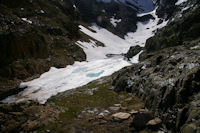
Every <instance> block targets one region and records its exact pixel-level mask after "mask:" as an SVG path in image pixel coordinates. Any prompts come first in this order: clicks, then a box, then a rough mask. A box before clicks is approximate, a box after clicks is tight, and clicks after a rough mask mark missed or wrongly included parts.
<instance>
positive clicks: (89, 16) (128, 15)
mask: <svg viewBox="0 0 200 133" xmlns="http://www.w3.org/2000/svg"><path fill="white" fill-rule="evenodd" d="M74 3H75V5H76V7H77V9H78V10H79V13H80V15H81V19H82V20H83V21H85V22H87V23H94V22H95V23H97V24H98V25H100V26H101V27H104V28H106V29H108V30H109V31H111V32H113V33H114V34H116V35H118V36H120V37H122V38H123V37H124V35H126V34H127V32H131V31H132V32H134V31H135V30H136V28H137V26H136V24H137V12H138V11H137V10H136V9H133V8H131V7H129V6H127V5H125V4H123V3H117V2H114V1H111V2H110V3H104V2H97V1H95V0H87V1H85V0H74ZM138 10H139V9H138ZM111 18H114V19H117V20H121V21H120V22H118V23H117V26H116V27H115V26H114V25H112V24H111V22H110V21H111V20H110V19H111Z"/></svg>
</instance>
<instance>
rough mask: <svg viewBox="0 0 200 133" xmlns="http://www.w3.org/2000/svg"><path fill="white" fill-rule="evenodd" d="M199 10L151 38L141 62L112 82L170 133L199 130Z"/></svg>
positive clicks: (126, 69)
mask: <svg viewBox="0 0 200 133" xmlns="http://www.w3.org/2000/svg"><path fill="white" fill-rule="evenodd" d="M197 18H199V9H196V10H195V11H194V12H191V13H189V14H188V15H185V16H184V17H183V18H182V19H181V20H177V21H174V22H172V24H170V25H169V26H167V27H165V28H164V29H161V30H160V32H158V33H157V34H156V35H155V36H154V37H152V38H150V39H149V40H148V41H147V43H146V46H145V52H143V53H142V54H141V55H140V60H141V62H140V63H138V64H134V65H133V66H131V67H127V68H125V69H123V70H121V72H119V74H118V76H116V78H115V79H114V80H113V85H114V86H115V89H114V90H115V91H116V92H120V91H127V92H130V93H133V94H134V95H136V96H138V97H140V98H141V99H142V100H143V101H144V102H145V105H146V106H147V107H148V108H149V109H150V110H151V111H152V112H154V114H155V116H157V117H159V118H161V119H162V120H163V123H164V124H165V125H166V127H167V129H168V130H171V131H173V132H179V131H180V132H181V133H186V132H194V133H197V132H199V131H200V126H199V124H198V123H199V122H200V117H199V116H200V112H199V110H200V106H199V101H200V93H199V92H200V90H199V88H200V38H199V37H200V35H199V28H197V27H198V25H199V23H200V22H199V20H200V19H197Z"/></svg>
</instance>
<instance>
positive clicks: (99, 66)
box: [2, 10, 167, 104]
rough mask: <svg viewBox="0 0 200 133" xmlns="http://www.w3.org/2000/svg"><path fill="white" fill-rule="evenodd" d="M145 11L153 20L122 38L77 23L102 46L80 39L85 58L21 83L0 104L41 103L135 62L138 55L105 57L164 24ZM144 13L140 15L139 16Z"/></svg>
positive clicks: (141, 40)
mask: <svg viewBox="0 0 200 133" xmlns="http://www.w3.org/2000/svg"><path fill="white" fill-rule="evenodd" d="M146 14H152V15H153V16H154V17H155V20H149V21H148V22H145V23H141V22H139V23H138V24H137V26H138V29H137V31H136V32H135V33H127V35H126V36H125V39H122V38H120V37H118V36H116V35H114V34H112V33H111V32H109V31H107V30H106V29H103V28H101V27H98V26H97V25H95V24H94V25H93V26H91V27H90V28H91V29H92V30H94V31H96V32H92V31H91V30H89V29H87V28H85V27H83V26H81V25H80V30H81V31H82V32H83V33H85V34H87V35H88V36H90V37H92V38H95V39H96V40H97V41H100V42H102V43H103V44H104V45H105V47H100V46H99V47H97V46H96V45H95V42H94V41H92V40H91V41H90V42H81V41H78V42H77V44H78V45H79V46H81V47H82V48H83V49H84V51H85V53H86V54H87V61H85V62H76V63H75V64H73V65H69V66H67V67H66V68H61V69H57V68H53V67H52V68H51V69H50V70H49V71H48V72H46V73H44V74H42V75H41V76H40V77H39V78H38V79H34V80H32V81H29V82H24V83H21V86H27V88H26V89H25V90H24V91H22V92H20V93H19V94H17V95H13V96H10V97H8V98H6V99H4V100H3V101H2V102H4V103H12V102H20V101H23V100H38V101H39V102H40V103H41V104H44V103H45V102H46V101H47V100H48V98H50V97H51V96H53V95H56V94H57V93H59V92H64V91H66V90H70V89H73V88H76V87H79V86H83V85H86V84H88V83H89V82H91V81H93V80H96V79H98V78H101V77H104V76H108V75H111V74H112V73H114V72H116V71H118V70H120V69H122V68H123V67H126V66H129V65H131V64H132V63H137V62H138V56H139V54H138V55H136V56H135V57H133V58H132V60H131V61H127V60H125V59H124V57H123V56H116V57H112V58H108V57H106V55H107V54H121V53H126V52H127V51H128V49H129V47H130V46H134V45H140V46H144V44H145V41H146V40H147V39H148V38H149V37H151V36H152V35H153V31H154V30H156V29H158V28H161V27H163V26H165V25H166V23H167V22H163V23H162V24H160V25H157V24H158V21H159V18H157V16H156V15H155V10H154V11H152V12H149V13H146ZM142 15H145V14H140V16H142Z"/></svg>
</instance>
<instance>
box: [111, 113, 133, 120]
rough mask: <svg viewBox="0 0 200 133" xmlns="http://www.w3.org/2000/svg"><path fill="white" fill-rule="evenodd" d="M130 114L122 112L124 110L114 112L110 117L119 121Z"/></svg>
mask: <svg viewBox="0 0 200 133" xmlns="http://www.w3.org/2000/svg"><path fill="white" fill-rule="evenodd" d="M130 116H131V115H130V114H129V113H124V112H119V113H116V114H113V115H112V117H113V119H114V120H117V121H121V120H126V119H128V118H129V117H130Z"/></svg>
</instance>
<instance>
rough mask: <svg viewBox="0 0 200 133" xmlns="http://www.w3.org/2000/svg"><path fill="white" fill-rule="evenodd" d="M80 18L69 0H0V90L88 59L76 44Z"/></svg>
mask: <svg viewBox="0 0 200 133" xmlns="http://www.w3.org/2000/svg"><path fill="white" fill-rule="evenodd" d="M77 19H78V13H77V12H76V11H75V9H74V7H73V4H72V2H71V1H68V0H64V1H60V0H48V1H47V0H19V1H12V0H7V1H5V0H0V80H1V81H0V88H1V89H0V93H1V92H7V91H6V88H7V89H8V90H9V89H17V86H18V83H19V82H18V81H19V80H24V79H26V78H28V77H32V76H34V75H36V74H41V73H44V72H46V71H48V70H49V68H50V67H52V66H55V67H58V68H60V67H65V66H66V65H69V64H73V63H74V61H83V60H85V59H86V55H85V53H84V51H83V50H82V49H81V48H80V47H79V46H77V45H76V44H75V42H76V40H78V39H79V38H80V34H79V28H78V24H77ZM6 79H7V80H9V81H6ZM13 80H14V81H16V82H13ZM13 84H14V85H13ZM2 95H3V96H4V97H6V96H7V95H6V94H5V95H4V94H2ZM1 98H2V97H1ZM1 98H0V99H1Z"/></svg>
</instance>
